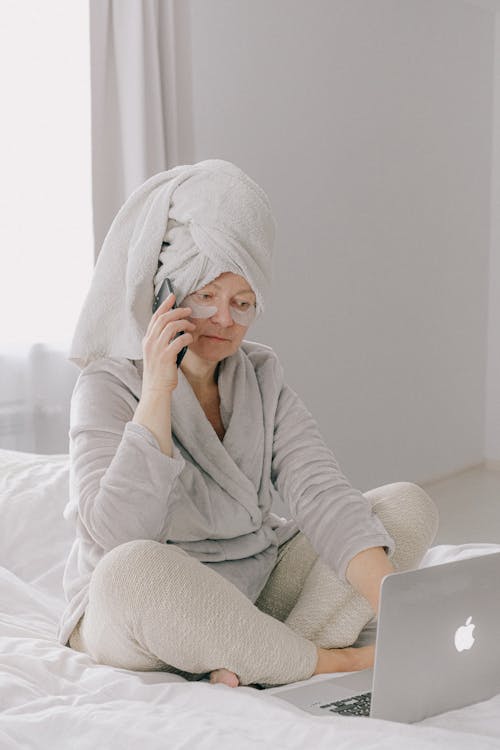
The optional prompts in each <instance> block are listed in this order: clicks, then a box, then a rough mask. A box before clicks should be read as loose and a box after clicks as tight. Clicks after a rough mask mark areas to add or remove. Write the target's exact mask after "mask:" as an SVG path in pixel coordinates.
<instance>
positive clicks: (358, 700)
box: [320, 693, 372, 716]
mask: <svg viewBox="0 0 500 750" xmlns="http://www.w3.org/2000/svg"><path fill="white" fill-rule="evenodd" d="M371 698H372V694H371V693H361V695H353V696H352V697H351V698H344V699H343V700H340V701H333V702H332V703H323V704H322V705H321V706H320V708H326V709H328V711H333V713H336V714H342V715H343V716H369V715H370V703H371Z"/></svg>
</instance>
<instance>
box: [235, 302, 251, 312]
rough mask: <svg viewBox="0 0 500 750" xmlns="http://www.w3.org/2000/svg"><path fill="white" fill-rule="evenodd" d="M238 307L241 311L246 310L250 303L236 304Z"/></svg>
mask: <svg viewBox="0 0 500 750" xmlns="http://www.w3.org/2000/svg"><path fill="white" fill-rule="evenodd" d="M238 307H240V308H241V309H242V310H246V309H247V307H250V302H238Z"/></svg>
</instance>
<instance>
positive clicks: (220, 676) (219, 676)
mask: <svg viewBox="0 0 500 750" xmlns="http://www.w3.org/2000/svg"><path fill="white" fill-rule="evenodd" d="M210 682H211V683H212V685H214V684H215V683H216V682H222V683H224V685H229V687H238V685H239V684H240V681H239V679H238V675H237V674H235V673H234V672H230V671H229V669H224V668H223V667H222V668H221V669H214V670H213V671H212V672H210Z"/></svg>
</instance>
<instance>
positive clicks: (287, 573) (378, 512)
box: [59, 160, 437, 686]
mask: <svg viewBox="0 0 500 750" xmlns="http://www.w3.org/2000/svg"><path fill="white" fill-rule="evenodd" d="M167 195H168V201H167V200H165V198H166V196H167ZM165 206H167V214H168V215H167V216H166V217H165V219H166V233H165V236H164V237H160V235H163V233H164V232H165V228H164V227H163V228H162V226H161V221H159V219H158V216H159V215H160V214H161V211H164V210H165ZM272 227H273V222H272V216H271V214H270V208H269V203H268V200H267V196H265V194H264V192H263V191H262V189H261V188H260V187H259V186H257V185H256V183H254V182H253V181H252V180H250V178H249V177H248V176H247V175H245V174H244V173H243V172H242V171H241V170H239V169H238V168H237V167H235V165H232V164H230V163H229V162H224V161H222V160H208V161H205V162H200V163H199V164H197V165H193V166H187V167H178V168H175V170H170V171H169V172H165V173H160V174H159V175H156V176H155V177H154V178H151V180H149V181H148V182H146V183H145V184H144V185H143V186H141V188H140V189H139V190H138V191H136V193H134V194H133V195H132V196H131V198H129V200H128V201H127V203H126V204H125V205H124V206H123V207H122V209H121V210H120V213H119V214H118V216H117V218H116V219H115V222H114V223H113V225H112V227H111V229H110V232H109V233H108V236H107V237H106V240H105V243H104V245H103V248H102V250H101V255H100V258H99V261H98V264H97V266H96V273H95V278H94V279H93V290H94V291H96V292H98V293H99V295H100V297H99V298H98V297H97V296H96V295H94V300H92V290H91V293H90V294H89V297H88V299H87V301H86V308H84V311H83V312H82V315H81V319H80V321H79V325H78V327H77V332H76V334H75V338H74V342H73V347H72V354H73V361H75V362H77V363H79V364H80V366H82V365H83V371H82V373H81V375H80V377H79V379H78V381H77V384H76V386H75V391H74V394H73V398H72V409H71V429H70V454H71V472H70V478H71V501H70V505H69V507H68V510H67V512H66V513H65V515H66V517H70V515H71V514H73V517H74V518H75V519H76V532H77V534H76V539H75V543H74V545H73V548H72V550H71V553H70V556H69V559H68V563H67V566H66V571H65V578H64V586H65V592H66V596H67V599H68V607H67V609H66V611H65V613H64V614H63V617H62V619H61V624H60V630H59V639H60V641H61V643H64V644H65V645H66V643H68V644H69V646H70V647H72V648H75V649H77V650H81V651H85V652H87V653H88V654H89V655H90V656H91V657H92V658H93V659H94V660H95V661H97V662H99V663H104V664H110V665H113V666H119V667H125V668H128V669H136V670H151V669H158V670H165V671H173V672H177V673H179V674H182V675H184V676H186V677H187V678H188V679H199V677H200V676H201V677H203V676H205V675H207V674H210V676H211V681H213V682H216V681H221V682H225V683H226V684H227V685H230V686H236V685H238V684H243V685H249V684H263V685H275V684H286V683H289V682H293V681H297V680H302V679H307V678H308V677H310V676H312V675H313V674H319V673H325V672H336V671H342V672H344V671H354V670H358V669H364V668H366V667H369V666H371V665H372V664H373V656H374V654H373V644H372V645H369V646H364V647H358V648H355V647H352V644H354V643H355V641H356V639H357V637H358V635H359V634H360V632H361V631H362V629H363V628H364V626H365V625H366V624H367V623H368V622H369V621H370V620H372V619H373V617H374V616H375V618H376V615H377V612H378V602H379V592H380V585H381V582H382V579H383V577H384V576H385V575H387V574H388V573H391V572H393V571H394V570H396V569H404V568H408V567H414V566H416V565H418V563H419V562H420V560H421V559H422V557H423V555H424V553H425V551H426V550H427V549H428V547H429V546H430V544H431V543H432V540H433V539H434V535H435V533H436V529H437V512H436V508H435V505H434V503H433V502H432V500H431V499H430V498H429V497H428V495H427V494H426V493H425V492H424V491H423V490H422V489H421V488H419V487H418V486H416V485H414V484H411V483H408V482H399V483H396V484H392V485H386V486H384V487H381V488H378V489H377V490H372V491H371V492H369V493H366V494H365V495H363V494H362V493H360V492H359V491H357V490H355V489H354V488H353V487H351V485H350V484H349V482H348V481H347V479H346V478H345V477H344V476H343V475H342V473H341V472H340V469H339V467H338V464H337V462H336V461H335V458H334V456H333V454H332V452H331V451H330V450H329V449H328V448H327V446H326V445H325V444H324V442H323V440H322V437H321V435H320V433H319V430H318V428H317V425H316V422H315V421H314V419H313V417H312V415H311V414H310V413H309V412H308V410H307V409H306V407H305V406H304V404H303V403H302V402H301V400H300V399H299V397H298V396H297V394H296V393H295V392H294V391H293V390H292V389H291V388H290V387H289V386H288V385H287V384H286V382H285V380H284V374H283V369H282V367H281V365H280V362H279V359H278V357H277V356H276V354H275V352H274V351H273V350H272V349H271V348H270V347H268V346H265V345H263V344H258V343H256V342H251V341H248V340H246V339H245V338H244V337H245V335H246V333H247V330H248V327H249V326H250V325H251V323H252V322H253V320H254V319H255V317H256V315H257V314H258V312H259V311H261V310H262V307H263V299H264V297H265V291H266V289H267V287H268V286H269V285H268V284H266V282H268V281H269V276H270V258H271V250H272V244H273V239H274V234H273V230H272ZM155 232H156V234H154V233H155ZM124 237H125V238H127V242H124ZM160 239H161V240H162V247H165V248H166V249H165V250H162V252H161V253H160V262H161V266H160V268H157V270H156V274H155V276H154V290H155V291H157V290H158V289H159V287H160V285H161V283H162V281H163V279H164V278H165V276H168V277H169V278H170V279H171V280H172V283H173V287H174V290H180V294H179V299H180V300H181V303H180V306H179V307H178V308H176V309H174V308H173V302H174V297H170V298H168V299H167V300H165V302H164V303H163V304H162V305H161V306H160V307H159V308H158V310H156V312H155V313H154V314H153V315H152V316H151V315H149V317H148V324H147V327H146V326H144V329H142V330H145V333H144V336H143V337H142V339H141V342H140V345H141V351H140V354H139V352H138V349H137V341H135V342H134V341H132V340H129V339H127V336H128V335H129V332H130V331H131V330H132V331H133V330H134V328H133V326H123V321H125V320H126V319H127V316H129V317H130V318H132V317H135V320H136V321H137V320H139V324H140V323H141V321H140V316H139V315H138V314H137V311H138V309H139V307H138V305H137V304H135V307H134V300H136V301H137V300H138V299H139V300H142V297H143V296H144V295H142V296H139V293H138V291H137V290H142V289H143V288H144V287H143V286H141V283H142V279H141V273H142V275H143V276H145V277H147V273H148V271H147V267H148V264H147V263H146V262H145V258H146V259H147V258H149V254H151V253H153V254H154V247H155V246H156V247H158V245H159V240H160ZM141 242H142V243H143V244H142V246H141V244H140V243H141ZM124 245H125V246H126V262H122V265H123V266H126V267H127V274H126V275H125V280H124V283H123V284H120V283H118V284H116V283H115V284H114V285H113V286H110V287H109V294H108V296H107V297H106V300H105V303H106V306H105V307H102V308H101V310H102V315H97V314H96V309H95V304H97V302H98V300H99V299H102V291H103V288H104V286H105V283H106V279H108V281H109V275H108V277H106V271H107V270H108V272H109V269H111V268H113V269H114V270H115V271H116V269H119V268H121V267H122V265H121V264H120V263H119V262H117V253H119V252H122V253H123V247H124ZM138 247H140V251H139V252H138V251H137V248H138ZM150 248H153V250H151V249H150ZM134 253H136V256H135V260H134ZM132 267H133V268H134V273H131V272H129V271H130V268H132ZM139 271H140V272H139ZM100 282H102V283H100ZM113 294H114V295H115V297H114V299H113ZM120 295H121V297H120ZM152 296H153V295H152V294H150V295H149V298H148V306H149V309H151V308H150V304H151V298H152ZM96 300H97V302H96ZM131 300H132V302H131ZM89 305H90V306H91V307H90V309H91V312H90V310H89ZM114 308H115V309H117V310H119V311H120V314H115V316H114V317H113V316H112V315H111V314H110V310H113V309H114ZM106 316H107V317H106ZM103 320H107V325H106V326H104V325H103ZM113 321H114V322H113ZM120 323H121V324H122V325H120ZM142 325H144V324H143V323H142ZM138 329H140V325H139V326H136V330H138ZM181 331H184V333H183V334H182V335H181V336H177V337H176V334H178V333H179V332H181ZM184 346H187V347H188V350H187V352H186V355H185V357H184V359H183V360H182V364H181V366H180V368H178V367H177V364H176V359H177V355H178V353H179V352H180V350H181V349H182V348H183V347H184ZM134 347H135V348H134ZM89 353H93V355H94V356H89ZM97 355H99V356H97ZM131 355H133V356H131ZM277 498H281V499H282V500H284V501H285V502H286V503H287V505H288V506H289V508H290V511H291V515H292V518H291V519H290V520H288V521H287V520H286V519H284V518H280V517H278V516H276V515H275V514H274V513H273V512H272V511H271V505H272V502H273V500H274V499H277Z"/></svg>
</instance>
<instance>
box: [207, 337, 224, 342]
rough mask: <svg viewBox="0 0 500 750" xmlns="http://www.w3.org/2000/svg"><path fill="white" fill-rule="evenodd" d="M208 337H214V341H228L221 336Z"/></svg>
mask: <svg viewBox="0 0 500 750" xmlns="http://www.w3.org/2000/svg"><path fill="white" fill-rule="evenodd" d="M207 339H212V341H227V339H221V338H220V336H207Z"/></svg>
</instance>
